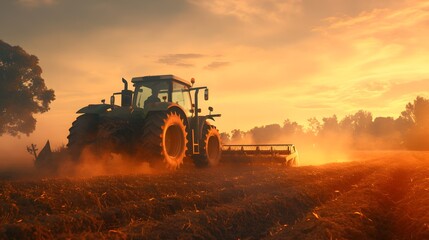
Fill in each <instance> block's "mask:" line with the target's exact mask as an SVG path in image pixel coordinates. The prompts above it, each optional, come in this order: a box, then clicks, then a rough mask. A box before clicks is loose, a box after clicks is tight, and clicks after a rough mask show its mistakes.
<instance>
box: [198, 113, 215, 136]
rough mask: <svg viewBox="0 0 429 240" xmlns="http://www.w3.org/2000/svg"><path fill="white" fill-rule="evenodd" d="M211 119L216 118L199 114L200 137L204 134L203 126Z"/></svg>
mask: <svg viewBox="0 0 429 240" xmlns="http://www.w3.org/2000/svg"><path fill="white" fill-rule="evenodd" d="M208 119H210V120H213V121H214V118H213V117H211V116H198V124H199V129H198V133H199V134H198V135H199V136H198V139H201V138H202V134H203V128H204V124H205V122H206V121H207V120H208Z"/></svg>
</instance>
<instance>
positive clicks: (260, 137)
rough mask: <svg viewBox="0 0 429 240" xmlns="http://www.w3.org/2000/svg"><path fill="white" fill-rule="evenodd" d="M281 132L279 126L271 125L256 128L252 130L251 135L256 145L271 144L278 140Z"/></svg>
mask: <svg viewBox="0 0 429 240" xmlns="http://www.w3.org/2000/svg"><path fill="white" fill-rule="evenodd" d="M281 131H282V129H281V127H280V125H279V124H270V125H266V126H263V127H254V128H253V129H251V130H250V135H251V136H252V138H253V142H254V143H256V144H259V143H270V142H272V141H275V140H276V139H277V138H278V136H279V134H280V133H281Z"/></svg>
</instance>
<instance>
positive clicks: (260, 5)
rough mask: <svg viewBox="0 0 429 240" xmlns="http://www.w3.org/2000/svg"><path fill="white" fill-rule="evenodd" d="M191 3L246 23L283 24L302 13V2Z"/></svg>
mask: <svg viewBox="0 0 429 240" xmlns="http://www.w3.org/2000/svg"><path fill="white" fill-rule="evenodd" d="M189 2H190V3H192V4H195V5H198V6H200V7H202V8H205V9H208V10H209V11H210V12H212V13H214V14H219V15H229V16H234V17H236V18H238V19H239V20H242V21H245V22H253V21H261V20H266V21H274V22H281V21H284V19H288V17H289V16H290V15H294V14H297V13H299V12H300V11H301V2H302V1H301V0H282V1H278V0H265V1H260V0H247V1H235V0H213V1H198V0H189Z"/></svg>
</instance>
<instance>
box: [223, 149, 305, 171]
mask: <svg viewBox="0 0 429 240" xmlns="http://www.w3.org/2000/svg"><path fill="white" fill-rule="evenodd" d="M298 158H299V157H298V151H297V150H296V147H295V145H294V144H225V145H222V159H223V160H227V161H228V160H231V161H240V160H241V161H243V160H244V161H253V160H264V161H272V162H278V163H283V164H285V165H287V166H295V165H297V164H298Z"/></svg>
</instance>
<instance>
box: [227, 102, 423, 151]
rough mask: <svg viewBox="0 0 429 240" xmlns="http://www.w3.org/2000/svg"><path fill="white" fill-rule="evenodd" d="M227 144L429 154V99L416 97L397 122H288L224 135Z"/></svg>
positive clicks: (365, 118) (362, 118)
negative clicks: (423, 152)
mask: <svg viewBox="0 0 429 240" xmlns="http://www.w3.org/2000/svg"><path fill="white" fill-rule="evenodd" d="M221 138H222V141H223V143H224V144H228V143H230V144H234V143H236V144H261V143H295V144H298V143H301V144H306V145H309V144H310V145H313V146H315V147H347V148H351V149H360V150H374V149H386V150H387V149H408V150H429V99H426V98H424V97H420V96H418V97H416V99H415V100H414V101H413V102H410V103H408V104H406V106H405V110H404V111H402V112H401V113H400V115H399V116H398V117H397V118H393V117H376V118H374V117H373V115H372V113H371V112H368V111H364V110H359V111H357V112H356V113H354V114H350V115H346V116H345V117H344V118H342V119H339V118H338V117H337V116H336V115H333V116H330V117H323V118H322V119H321V120H319V119H317V118H314V117H313V118H310V119H308V120H307V124H306V125H301V124H298V123H297V122H294V121H291V120H289V119H286V120H285V121H284V122H283V125H280V124H269V125H265V126H261V127H254V128H252V129H250V130H249V131H241V130H240V129H234V130H232V131H231V132H230V133H225V132H224V133H221Z"/></svg>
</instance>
